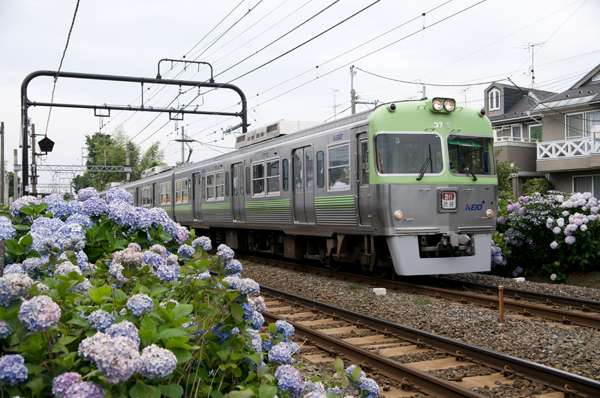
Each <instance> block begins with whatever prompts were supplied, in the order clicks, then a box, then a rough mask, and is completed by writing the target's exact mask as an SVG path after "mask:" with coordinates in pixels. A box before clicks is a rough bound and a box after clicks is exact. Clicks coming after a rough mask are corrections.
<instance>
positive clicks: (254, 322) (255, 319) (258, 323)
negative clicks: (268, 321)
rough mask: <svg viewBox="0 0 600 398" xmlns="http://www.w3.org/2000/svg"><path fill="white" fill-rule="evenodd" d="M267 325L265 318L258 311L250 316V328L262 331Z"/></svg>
mask: <svg viewBox="0 0 600 398" xmlns="http://www.w3.org/2000/svg"><path fill="white" fill-rule="evenodd" d="M264 324H265V318H264V317H263V316H262V314H261V313H260V312H258V311H254V312H253V313H252V315H251V316H250V327H251V328H252V329H254V330H260V328H262V327H263V325H264Z"/></svg>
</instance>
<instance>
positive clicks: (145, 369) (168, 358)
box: [139, 344, 177, 379]
mask: <svg viewBox="0 0 600 398" xmlns="http://www.w3.org/2000/svg"><path fill="white" fill-rule="evenodd" d="M141 359H142V363H141V366H140V369H139V373H140V374H141V375H142V376H144V377H147V378H149V379H156V378H162V377H165V376H168V375H170V374H171V373H173V371H174V370H175V368H176V367H177V357H175V354H173V353H172V352H171V351H169V350H165V349H164V348H160V347H158V346H157V345H154V344H152V345H149V346H148V347H146V348H144V350H143V351H142V358H141Z"/></svg>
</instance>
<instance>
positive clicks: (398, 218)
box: [394, 210, 404, 220]
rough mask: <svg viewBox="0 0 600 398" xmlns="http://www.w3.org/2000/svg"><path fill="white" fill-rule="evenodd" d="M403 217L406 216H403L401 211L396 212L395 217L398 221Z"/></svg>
mask: <svg viewBox="0 0 600 398" xmlns="http://www.w3.org/2000/svg"><path fill="white" fill-rule="evenodd" d="M403 215H404V214H402V212H401V211H400V210H396V211H395V212H394V217H396V220H401V219H402V216H403Z"/></svg>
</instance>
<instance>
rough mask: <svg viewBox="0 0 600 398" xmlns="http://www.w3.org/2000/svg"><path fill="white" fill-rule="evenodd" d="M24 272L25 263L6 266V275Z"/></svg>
mask: <svg viewBox="0 0 600 398" xmlns="http://www.w3.org/2000/svg"><path fill="white" fill-rule="evenodd" d="M24 272H25V270H24V269H23V265H21V264H18V263H14V264H10V265H7V266H6V267H5V268H4V275H6V274H22V273H24Z"/></svg>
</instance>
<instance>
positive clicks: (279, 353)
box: [269, 343, 294, 365]
mask: <svg viewBox="0 0 600 398" xmlns="http://www.w3.org/2000/svg"><path fill="white" fill-rule="evenodd" d="M269 362H273V363H278V364H283V365H290V364H292V363H293V362H294V359H293V358H292V352H291V351H290V347H289V346H288V345H287V343H279V344H276V345H274V346H273V348H271V351H269Z"/></svg>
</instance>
